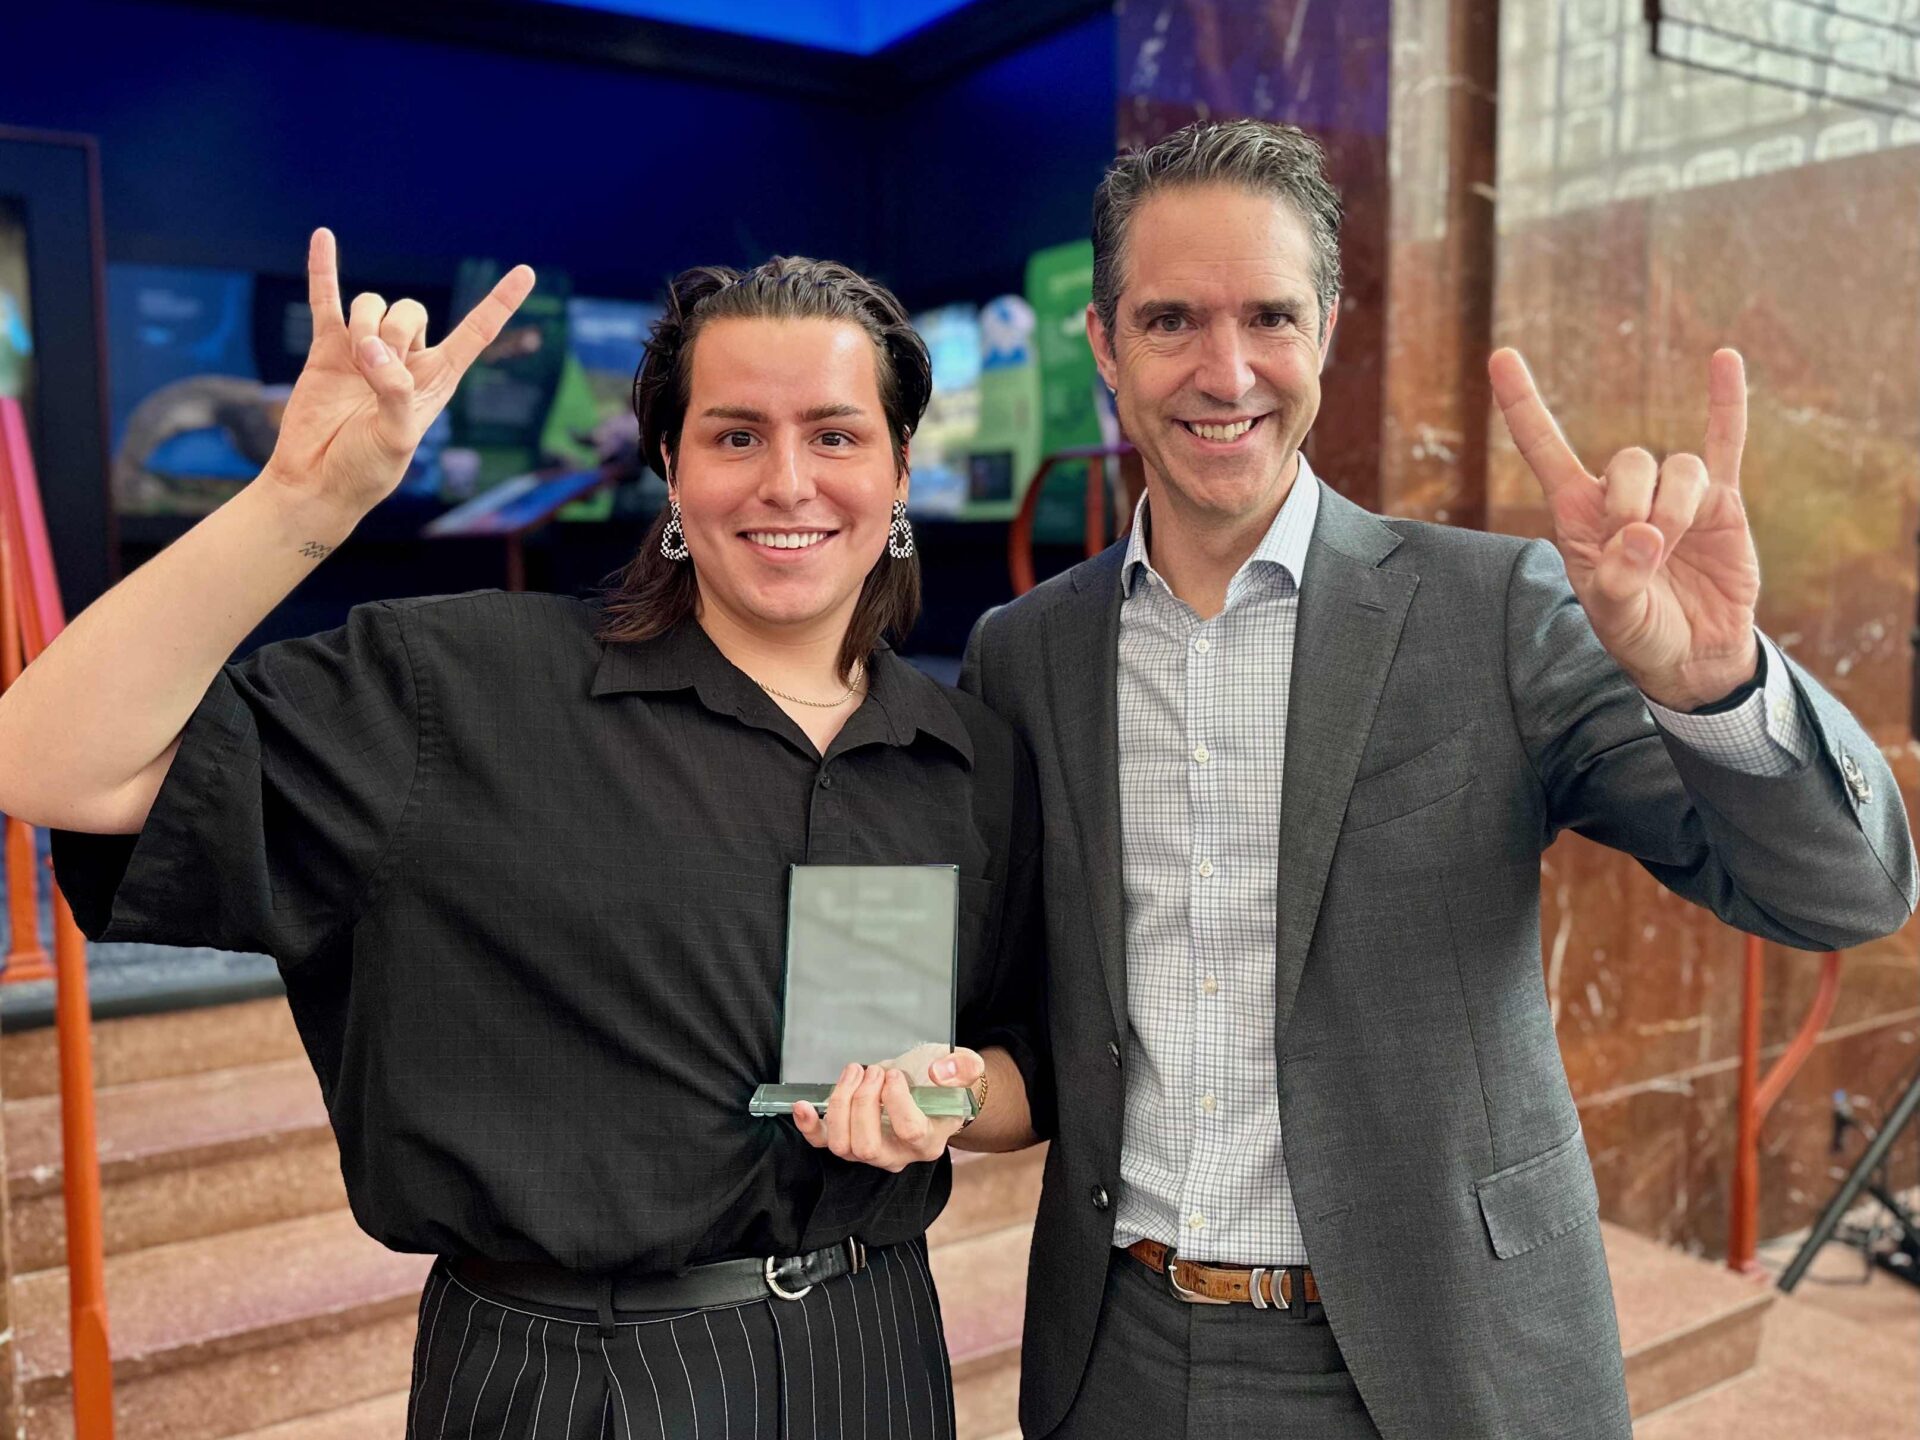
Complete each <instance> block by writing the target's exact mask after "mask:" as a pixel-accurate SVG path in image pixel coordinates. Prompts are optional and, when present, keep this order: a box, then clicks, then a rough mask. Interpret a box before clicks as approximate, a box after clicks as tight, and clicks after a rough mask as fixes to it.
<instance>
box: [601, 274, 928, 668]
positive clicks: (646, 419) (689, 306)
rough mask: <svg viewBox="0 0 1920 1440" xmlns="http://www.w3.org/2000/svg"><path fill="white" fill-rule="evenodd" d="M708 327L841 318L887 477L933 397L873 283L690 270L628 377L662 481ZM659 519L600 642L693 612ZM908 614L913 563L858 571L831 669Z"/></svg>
mask: <svg viewBox="0 0 1920 1440" xmlns="http://www.w3.org/2000/svg"><path fill="white" fill-rule="evenodd" d="M720 319H753V320H816V319H817V320H844V321H847V322H849V323H851V324H854V325H858V326H859V327H860V328H861V329H862V330H864V331H865V332H866V333H867V335H868V336H869V337H870V338H871V339H872V341H873V348H874V371H875V374H876V376H877V377H878V379H879V382H880V408H881V410H882V412H883V413H884V414H885V416H886V421H887V432H888V438H889V440H890V441H891V442H892V445H893V461H894V468H895V471H896V473H897V472H900V471H904V470H905V469H906V463H907V442H908V440H910V439H911V438H912V436H913V432H914V430H915V429H916V428H917V427H918V426H919V424H920V417H921V416H922V415H924V414H925V413H926V409H927V398H928V396H929V395H930V394H931V393H932V391H933V366H932V362H931V361H930V360H929V359H928V358H927V347H926V345H925V344H924V343H923V342H922V341H921V339H920V337H919V335H917V334H916V333H915V332H914V329H913V325H912V324H911V322H909V321H908V319H907V312H906V310H905V309H904V308H903V307H902V306H901V304H900V302H899V301H898V300H897V299H895V298H894V295H893V293H892V292H891V291H890V290H888V289H887V288H886V287H885V286H884V285H880V284H877V283H876V282H874V281H872V280H869V279H867V278H866V277H865V276H864V275H861V274H858V273H856V272H855V271H853V270H849V269H848V268H847V267H846V266H844V265H836V264H835V263H834V262H833V261H831V260H808V259H805V258H803V257H798V256H793V257H789V256H778V255H776V256H775V257H774V258H773V259H771V260H769V261H767V262H766V263H765V264H764V265H760V266H756V267H755V268H754V269H752V270H747V271H744V272H743V271H739V270H730V269H727V268H726V267H725V266H720V265H702V266H699V267H697V268H696V269H692V270H686V271H683V272H681V273H680V274H679V275H678V276H676V277H675V278H674V281H673V284H672V285H671V286H670V287H669V288H668V293H667V305H666V313H665V314H663V315H662V316H661V317H660V319H659V320H657V321H656V322H655V323H654V326H653V333H652V335H651V336H650V337H649V338H648V340H647V353H646V356H645V358H644V359H643V360H642V361H641V362H640V370H639V373H638V374H636V375H635V376H634V378H633V413H634V414H635V415H636V416H637V417H638V418H639V421H640V453H641V455H642V457H643V458H645V460H646V461H647V463H648V464H649V465H651V466H653V468H654V469H655V470H657V471H659V473H660V474H662V475H665V476H666V477H667V479H668V480H669V481H671V480H672V479H673V478H674V477H673V475H672V474H671V472H670V471H669V470H668V468H667V460H666V456H667V454H668V452H669V451H671V452H674V453H678V451H679V448H680V427H681V424H682V422H683V421H684V420H685V419H686V414H687V403H688V399H689V395H690V392H691V389H692V380H693V345H694V341H695V340H696V339H698V337H699V334H700V331H701V329H702V328H703V327H704V326H706V325H707V324H708V323H709V322H711V321H714V320H720ZM667 520H668V512H666V511H662V512H661V514H660V516H659V517H658V518H657V519H656V520H655V521H654V523H653V528H652V529H651V530H649V531H648V532H647V538H646V540H645V541H644V542H643V543H642V544H641V546H640V553H639V554H638V555H636V556H634V558H633V560H632V561H631V562H630V563H629V564H628V565H627V568H626V570H625V571H624V572H623V573H622V574H621V576H620V578H619V580H618V581H617V582H616V583H615V584H614V586H613V588H612V589H611V590H610V591H608V593H607V595H606V597H605V601H604V607H603V610H602V614H601V621H600V638H601V639H602V640H648V639H651V638H652V637H653V636H655V635H659V634H662V633H664V632H665V631H667V630H670V629H672V628H673V627H674V626H675V625H677V624H679V623H680V622H681V621H682V620H684V619H686V618H687V617H688V616H690V615H692V614H693V613H694V610H695V608H696V606H697V604H698V600H699V590H698V589H697V587H696V585H695V582H694V574H693V562H692V561H691V560H669V559H667V558H666V556H665V555H663V554H662V553H661V550H660V537H661V535H662V534H664V533H665V531H666V528H667ZM919 614H920V557H919V556H918V555H917V554H916V555H913V556H911V557H909V558H908V559H905V560H896V559H894V558H893V556H892V555H891V554H889V553H888V552H886V551H884V550H883V551H882V552H881V553H880V559H879V560H878V561H877V562H876V563H875V565H874V567H873V569H872V570H871V571H869V572H868V574H867V580H866V584H865V585H863V586H862V587H861V590H860V599H859V602H858V603H857V604H856V605H855V606H854V610H853V619H852V620H851V621H850V622H849V623H848V625H847V633H846V637H845V639H843V640H842V641H841V644H840V659H839V670H840V677H841V678H842V679H843V680H846V679H851V678H852V675H853V667H854V665H855V664H856V663H857V662H859V661H863V660H865V659H866V657H867V656H868V655H870V654H872V653H873V650H874V647H875V646H876V645H878V644H879V643H880V640H881V638H882V637H883V636H885V635H892V636H894V637H895V638H898V637H900V636H903V635H905V634H906V633H907V631H909V630H910V629H912V628H913V622H914V620H915V619H916V618H918V616H919Z"/></svg>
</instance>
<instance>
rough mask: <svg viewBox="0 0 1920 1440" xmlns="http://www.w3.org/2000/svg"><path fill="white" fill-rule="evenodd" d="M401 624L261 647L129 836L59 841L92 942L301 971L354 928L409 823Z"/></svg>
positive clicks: (371, 621)
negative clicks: (252, 955) (240, 957)
mask: <svg viewBox="0 0 1920 1440" xmlns="http://www.w3.org/2000/svg"><path fill="white" fill-rule="evenodd" d="M403 627H404V617H403V615H402V613H401V612H400V611H398V610H396V609H395V608H393V607H391V606H389V605H384V604H383V605H365V606H360V607H358V608H356V609H355V610H354V611H353V612H352V614H351V615H349V617H348V619H347V623H346V625H345V626H344V627H342V628H341V629H339V630H334V631H330V632H328V633H326V634H322V635H315V636H311V637H308V638H305V639H300V640H289V641H283V642H281V643H279V644H274V645H267V646H263V647H262V648H261V649H259V650H257V651H255V652H254V653H253V654H252V655H250V656H249V657H247V658H246V659H245V660H243V661H240V662H237V663H235V664H230V665H227V666H226V667H224V668H223V669H222V670H221V671H220V673H219V674H218V675H217V676H215V677H214V681H213V683H212V685H210V686H209V687H208V688H207V693H206V695H205V696H204V697H202V699H201V701H200V704H199V706H198V707H197V708H196V709H195V710H194V713H193V716H192V718H191V719H189V720H188V722H187V725H186V728H185V729H184V730H183V731H182V732H181V738H180V748H179V751H178V752H177V753H176V755H175V756H174V760H173V764H172V766H171V767H170V768H169V770H168V772H167V778H166V780H165V782H164V783H163V784H162V785H161V788H160V793H159V795H158V796H157V797H156V798H155V800H154V804H153V809H152V810H151V811H150V812H149V814H148V816H147V822H146V825H145V826H144V828H142V830H141V831H140V833H139V834H138V835H86V834H78V833H74V832H66V831H55V832H54V834H53V860H54V870H55V874H56V877H57V878H58V880H59V882H60V887H61V889H62V890H63V891H64V892H65V894H66V896H67V899H68V902H69V903H70V904H71V905H72V907H73V912H74V917H75V919H76V920H77V921H78V922H79V925H80V928H81V930H82V931H83V932H84V933H85V934H87V935H88V936H89V937H90V938H92V939H95V940H116V941H120V940H131V941H143V942H147V943H150V944H158V945H205V946H212V947H214V948H217V949H222V950H243V951H259V952H262V953H265V954H268V955H271V956H273V957H274V958H275V959H277V960H279V961H281V962H282V963H283V964H289V965H292V964H298V963H300V962H301V961H303V960H305V959H307V958H309V957H310V956H312V955H313V954H314V953H316V952H317V951H318V950H320V949H321V948H322V947H323V946H324V945H325V944H326V942H327V941H328V940H329V939H330V938H331V937H333V936H334V935H336V934H338V933H339V932H340V931H341V930H342V929H343V928H345V927H348V926H350V925H351V924H352V923H353V921H354V920H355V919H356V918H357V917H358V914H359V912H360V909H361V908H362V906H363V905H364V903H365V901H366V898H367V896H368V893H369V891H370V889H371V888H372V886H373V884H374V882H375V880H376V879H377V874H378V870H379V866H380V864H381V862H382V860H383V859H384V858H385V857H386V855H387V854H388V852H389V850H390V849H391V846H392V843H393V840H394V838H395V836H396V835H397V833H398V831H399V828H400V824H401V820H402V817H403V815H404V814H405V812H406V805H407V799H408V796H409V793H410V791H411V788H412V784H413V779H414V774H415V771H416V768H417V761H418V756H419V748H420V726H419V711H420V706H419V697H418V693H417V689H416V685H415V679H414V671H413V665H412V662H411V657H410V655H409V652H408V649H407V642H406V637H405V633H404V628H403Z"/></svg>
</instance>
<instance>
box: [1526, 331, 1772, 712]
mask: <svg viewBox="0 0 1920 1440" xmlns="http://www.w3.org/2000/svg"><path fill="white" fill-rule="evenodd" d="M1488 371H1489V373H1490V374H1491V375H1492V378H1493V393H1494V398H1495V399H1496V400H1497V401H1498V402H1499V405H1500V413H1501V415H1502V416H1503V417H1504V418H1505V420H1506V422H1507V430H1508V432H1509V433H1511V434H1512V436H1513V442H1514V444H1515V445H1517V446H1518V447H1519V449H1520V455H1521V458H1523V459H1524V460H1525V461H1526V462H1527V467H1528V468H1529V469H1530V470H1532V471H1533V475H1534V478H1535V479H1536V480H1538V481H1539V482H1540V488H1541V489H1542V490H1543V491H1545V492H1546V497H1547V505H1548V506H1549V508H1550V509H1551V510H1552V512H1553V541H1554V544H1555V545H1557V546H1558V547H1559V549H1560V554H1561V557H1562V558H1563V559H1564V560H1565V562H1566V566H1567V578H1568V580H1569V581H1570V582H1572V585H1573V593H1574V594H1575V595H1576V596H1577V597H1578V598H1579V601H1580V603H1581V605H1582V606H1583V607H1585V609H1586V612H1587V618H1588V619H1589V620H1590V621H1591V622H1592V625H1593V631H1594V634H1595V635H1597V636H1598V637H1599V638H1600V643H1601V644H1602V645H1604V646H1606V648H1607V651H1608V653H1610V654H1611V655H1612V656H1613V658H1614V659H1615V660H1616V661H1618V662H1619V664H1620V668H1621V669H1623V670H1624V671H1626V673H1627V675H1628V677H1629V678H1630V679H1632V680H1633V682H1634V683H1635V684H1636V685H1637V686H1639V688H1640V692H1641V693H1642V694H1643V695H1645V696H1647V698H1649V699H1651V700H1654V701H1656V702H1658V703H1659V704H1661V705H1664V706H1666V707H1667V708H1668V709H1671V710H1693V709H1697V708H1699V707H1700V706H1702V705H1710V704H1712V703H1713V702H1714V701H1716V700H1720V699H1722V698H1724V697H1725V696H1727V695H1728V694H1730V693H1731V692H1733V691H1734V690H1737V689H1739V687H1740V686H1742V685H1744V684H1746V683H1747V681H1749V680H1751V679H1752V678H1753V675H1754V671H1755V669H1756V667H1757V666H1758V664H1759V649H1758V646H1759V642H1758V639H1757V637H1756V635H1755V632H1754V607H1755V605H1756V603H1757V602H1758V600H1759V598H1760V565H1759V561H1758V559H1757V558H1756V556H1755V554H1754V548H1753V532H1752V530H1751V529H1750V528H1749V527H1748V524H1747V512H1746V507H1745V505H1743V504H1742V503H1741V500H1740V451H1741V447H1742V446H1743V445H1744V444H1745V442H1746V436H1747V381H1746V371H1745V367H1744V366H1743V364H1742V363H1741V359H1740V356H1739V354H1738V352H1736V351H1733V350H1716V351H1715V352H1714V354H1713V358H1712V360H1711V361H1710V362H1709V363H1708V367H1707V434H1706V445H1705V447H1704V450H1705V458H1704V459H1702V457H1701V456H1698V455H1689V454H1684V453H1683V454H1674V455H1669V456H1667V458H1666V459H1665V460H1663V461H1659V462H1656V461H1655V460H1654V458H1653V456H1652V455H1650V454H1649V453H1648V452H1647V451H1645V450H1642V449H1640V448H1638V447H1637V446H1636V447H1633V448H1630V449H1626V450H1622V451H1621V452H1620V453H1619V454H1617V455H1615V456H1614V457H1613V459H1612V460H1610V461H1608V462H1607V467H1606V469H1605V470H1603V471H1602V472H1601V473H1600V474H1599V475H1597V476H1596V475H1593V474H1591V473H1589V472H1588V471H1587V469H1586V467H1585V466H1583V465H1582V464H1581V463H1580V460H1579V457H1578V456H1576V455H1575V454H1574V453H1573V450H1572V448H1571V447H1570V446H1569V445H1568V444H1567V441H1566V437H1565V436H1563V435H1562V434H1561V433H1560V427H1559V426H1558V425H1557V424H1556V423H1555V422H1554V418H1553V416H1552V414H1551V413H1549V412H1548V410H1547V407H1546V405H1545V403H1544V402H1542V400H1541V399H1540V392H1539V390H1538V389H1537V388H1535V386H1534V383H1533V376H1532V374H1531V373H1529V371H1528V370H1527V365H1526V362H1525V361H1524V360H1522V359H1521V358H1520V356H1519V354H1518V352H1516V351H1513V350H1500V351H1497V352H1495V354H1494V356H1493V359H1492V360H1491V361H1490V362H1489V364H1488Z"/></svg>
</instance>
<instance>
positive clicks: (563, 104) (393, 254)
mask: <svg viewBox="0 0 1920 1440" xmlns="http://www.w3.org/2000/svg"><path fill="white" fill-rule="evenodd" d="M8 29H9V32H10V35H9V39H10V41H11V42H12V43H10V44H9V46H8V49H9V51H10V52H11V53H10V55H9V56H8V60H7V63H6V66H5V78H4V84H0V123H4V124H14V125H21V126H26V127H31V128H41V129H54V130H70V131H79V132H84V133H87V134H91V135H95V136H97V137H99V140H100V145H101V157H102V168H103V178H104V190H105V211H106V231H107V236H106V239H107V257H108V259H109V260H113V261H144V262H147V263H153V264H194V265H216V266H232V267H237V268H241V269H251V270H259V271H268V272H273V271H280V272H288V271H295V270H297V269H298V268H299V266H300V263H301V259H302V256H303V255H304V251H305V241H306V235H307V233H308V231H309V230H310V229H311V228H312V227H313V226H315V225H317V224H322V223H324V224H328V225H331V226H332V227H333V228H334V229H335V230H336V231H337V232H338V233H339V235H340V237H341V241H342V245H343V250H344V255H345V261H346V267H347V270H348V272H349V273H348V275H347V280H348V283H349V284H352V283H355V282H356V281H360V282H365V283H387V284H390V283H392V282H394V281H399V280H407V279H415V280H419V281H423V282H424V281H440V282H445V281H447V280H450V279H451V276H452V270H453V264H454V262H455V261H457V260H458V259H459V258H460V257H462V256H468V255H487V256H492V257H494V258H496V259H498V260H500V261H502V262H508V261H517V260H526V261H529V262H531V263H533V264H535V265H541V264H546V265H557V266H559V267H561V268H563V269H565V270H567V271H569V272H570V273H571V274H572V276H573V278H574V284H575V289H576V291H577V292H578V293H585V294H602V295H634V296H641V295H645V294H647V293H649V292H650V291H651V290H652V289H653V288H654V287H655V286H657V284H658V282H659V281H660V280H661V279H662V278H663V277H664V276H666V275H668V274H670V273H672V272H673V271H674V270H676V269H678V268H680V267H682V266H685V265H688V264H693V263H698V262H706V261H720V262H726V263H740V262H752V261H755V260H758V259H761V258H764V257H765V256H766V255H767V254H769V253H772V252H775V251H788V252H804V253H812V254H822V255H831V256H834V257H835V258H839V259H842V260H845V261H847V262H848V263H850V264H853V265H856V266H860V267H864V268H867V269H870V270H872V271H874V272H875V273H877V274H879V275H881V276H882V277H883V278H885V279H887V280H888V281H890V282H891V283H893V284H894V285H895V286H896V287H897V288H899V289H900V290H901V291H902V293H903V297H904V298H906V299H908V300H909V302H910V303H913V304H915V305H921V304H927V303H933V302H936V301H940V300H945V299H952V298H963V297H970V298H977V299H984V298H986V297H987V295H988V294H990V293H991V292H992V291H993V290H995V289H999V288H1005V287H1010V286H1016V285H1017V284H1018V283H1019V280H1020V276H1021V267H1022V264H1023V263H1024V260H1025V257H1026V255H1027V254H1028V253H1029V252H1030V251H1032V250H1034V249H1036V248H1038V247H1039V246H1041V245H1047V244H1052V243H1055V242H1057V241H1060V240H1065V239H1072V238H1075V237H1077V236H1079V235H1081V234H1083V233H1085V227H1086V214H1087V199H1088V195H1089V193H1090V191H1091V188H1092V186H1093V183H1094V182H1095V180H1097V179H1098V177H1099V173H1100V169H1101V166H1102V165H1103V164H1104V162H1105V161H1106V159H1107V158H1108V156H1109V154H1110V153H1111V148H1112V137H1113V125H1114V95H1115V88H1114V86H1115V82H1114V59H1113V35H1114V25H1113V20H1112V17H1111V16H1110V15H1105V14H1102V15H1098V16H1096V17H1095V18H1093V19H1091V20H1087V21H1083V22H1080V23H1078V24H1075V25H1072V26H1070V27H1068V28H1066V29H1064V30H1062V31H1058V32H1056V33H1055V34H1053V35H1051V36H1048V37H1046V38H1044V39H1042V40H1040V41H1038V42H1036V43H1034V44H1032V45H1029V46H1028V47H1026V48H1025V49H1023V50H1019V51H1016V52H1014V53H1012V54H1010V55H1006V56H1004V57H1002V58H1000V59H998V60H996V61H992V62H989V63H988V64H986V65H984V66H982V67H981V68H979V69H977V70H975V71H973V72H972V73H970V74H968V75H965V76H963V77H961V78H958V79H955V80H952V81H949V82H947V83H945V84H942V85H939V86H936V87H933V88H930V89H928V90H927V91H925V92H924V93H922V94H918V95H915V96H913V97H911V98H909V99H907V100H905V101H904V102H895V103H889V104H886V105H858V104H855V105H849V104H840V103H833V102H828V101H815V100H808V99H801V98H792V97H788V96H781V95H770V94H764V93H755V92H753V91H751V90H747V89H742V88H735V87H730V86H724V85H719V84H710V83H703V82H697V81H689V80H683V79H678V78H674V77H671V76H666V75H657V74H646V73H639V72H628V71H621V70H616V69H612V68H609V67H599V66H593V65H587V64H576V63H570V62H567V61H563V60H548V59H536V58H522V57H517V56H512V55H507V54H502V53H497V52H493V51H487V50H481V49H475V48H466V47H460V46H453V45H444V44H434V43H429V42H425V41H419V40H412V39H407V38H401V37H396V36H387V35H375V34H368V33H362V32H357V31H349V30H341V29H331V28H327V27H324V26H319V25H313V24H307V23H302V22H297V21H289V20H280V19H274V18H268V17H264V16H260V15H255V14H242V13H233V12H227V11H220V10H203V9H198V8H193V7H188V6H174V5H168V4H161V3H130V0H61V3H58V4H35V5H28V6H22V7H19V10H18V13H15V14H13V15H12V16H10V18H9V24H8Z"/></svg>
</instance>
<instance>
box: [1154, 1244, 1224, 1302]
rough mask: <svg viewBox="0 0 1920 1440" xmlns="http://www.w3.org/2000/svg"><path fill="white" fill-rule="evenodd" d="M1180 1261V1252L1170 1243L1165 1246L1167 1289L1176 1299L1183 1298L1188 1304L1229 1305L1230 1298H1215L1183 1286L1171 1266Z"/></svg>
mask: <svg viewBox="0 0 1920 1440" xmlns="http://www.w3.org/2000/svg"><path fill="white" fill-rule="evenodd" d="M1179 1262H1180V1252H1179V1251H1178V1250H1175V1249H1174V1248H1173V1247H1172V1246H1171V1245H1169V1246H1168V1247H1167V1289H1168V1290H1169V1291H1170V1292H1171V1293H1172V1295H1173V1298H1174V1299H1176V1300H1184V1301H1186V1302H1187V1304H1189V1305H1231V1304H1232V1303H1233V1302H1232V1301H1231V1300H1216V1299H1214V1298H1213V1296H1211V1295H1202V1294H1201V1293H1200V1292H1199V1291H1198V1290H1188V1289H1186V1288H1184V1287H1183V1286H1182V1285H1181V1284H1180V1282H1179V1280H1178V1279H1176V1278H1175V1277H1174V1273H1173V1267H1174V1266H1175V1265H1177V1264H1179Z"/></svg>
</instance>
